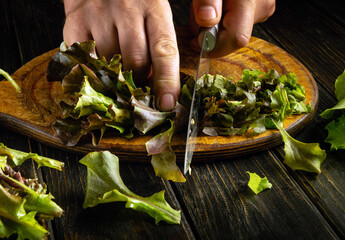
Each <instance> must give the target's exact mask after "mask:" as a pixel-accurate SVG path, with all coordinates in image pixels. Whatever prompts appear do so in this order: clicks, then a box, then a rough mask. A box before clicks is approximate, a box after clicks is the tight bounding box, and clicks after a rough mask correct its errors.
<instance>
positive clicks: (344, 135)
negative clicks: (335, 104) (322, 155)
mask: <svg viewBox="0 0 345 240" xmlns="http://www.w3.org/2000/svg"><path fill="white" fill-rule="evenodd" d="M325 129H326V130H327V131H328V136H327V138H326V139H325V142H328V143H330V144H331V151H333V150H338V149H345V115H344V114H343V115H342V116H341V117H339V118H338V119H337V120H333V121H331V122H329V123H328V124H327V126H326V127H325Z"/></svg>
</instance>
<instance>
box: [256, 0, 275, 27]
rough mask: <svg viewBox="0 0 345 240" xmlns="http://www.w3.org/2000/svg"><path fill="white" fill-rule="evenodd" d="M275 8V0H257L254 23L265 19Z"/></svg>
mask: <svg viewBox="0 0 345 240" xmlns="http://www.w3.org/2000/svg"><path fill="white" fill-rule="evenodd" d="M275 9H276V1H275V0H257V4H256V10H255V18H254V23H259V22H264V21H266V20H267V19H268V18H269V17H270V16H272V15H273V13H274V11H275Z"/></svg>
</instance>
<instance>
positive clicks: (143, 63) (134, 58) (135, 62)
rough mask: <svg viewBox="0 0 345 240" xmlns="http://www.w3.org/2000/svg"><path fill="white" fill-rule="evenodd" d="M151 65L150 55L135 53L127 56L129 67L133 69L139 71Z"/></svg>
mask: <svg viewBox="0 0 345 240" xmlns="http://www.w3.org/2000/svg"><path fill="white" fill-rule="evenodd" d="M148 65H149V61H148V57H147V56H146V57H145V56H142V55H141V54H139V53H134V54H131V55H129V56H127V64H126V66H125V67H126V68H127V69H132V70H133V71H139V70H143V69H145V68H147V67H148Z"/></svg>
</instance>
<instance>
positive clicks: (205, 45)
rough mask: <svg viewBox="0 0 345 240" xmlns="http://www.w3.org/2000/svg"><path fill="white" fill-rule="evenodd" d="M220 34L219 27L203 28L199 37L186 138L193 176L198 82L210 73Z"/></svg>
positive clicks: (187, 164) (186, 168)
mask: <svg viewBox="0 0 345 240" xmlns="http://www.w3.org/2000/svg"><path fill="white" fill-rule="evenodd" d="M217 34H218V25H215V26H213V27H209V28H201V29H200V32H199V35H198V42H199V45H200V47H201V50H200V57H199V62H198V67H197V72H196V77H195V83H194V88H193V95H192V101H191V106H190V112H189V119H188V129H187V138H186V152H185V158H184V170H183V173H184V174H186V173H187V171H188V172H189V174H191V167H190V164H191V162H192V158H193V153H194V150H195V143H196V139H197V135H198V109H199V105H200V99H198V98H197V96H196V87H197V81H198V79H199V78H200V77H202V76H204V75H205V74H208V73H209V66H210V61H209V58H208V52H210V51H212V50H213V48H214V47H215V45H216V41H217Z"/></svg>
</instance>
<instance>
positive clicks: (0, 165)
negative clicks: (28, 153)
mask: <svg viewBox="0 0 345 240" xmlns="http://www.w3.org/2000/svg"><path fill="white" fill-rule="evenodd" d="M6 163H7V156H1V155H0V169H4V168H5V166H6Z"/></svg>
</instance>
